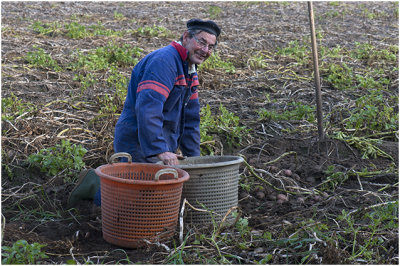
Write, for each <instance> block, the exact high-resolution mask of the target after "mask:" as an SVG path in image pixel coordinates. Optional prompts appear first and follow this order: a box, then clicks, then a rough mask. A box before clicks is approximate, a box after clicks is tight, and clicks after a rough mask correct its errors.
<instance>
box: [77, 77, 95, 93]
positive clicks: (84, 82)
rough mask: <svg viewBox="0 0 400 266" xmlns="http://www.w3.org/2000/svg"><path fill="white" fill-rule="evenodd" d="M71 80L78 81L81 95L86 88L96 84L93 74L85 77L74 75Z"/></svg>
mask: <svg viewBox="0 0 400 266" xmlns="http://www.w3.org/2000/svg"><path fill="white" fill-rule="evenodd" d="M73 80H78V81H80V83H81V87H80V90H81V94H83V93H84V92H85V91H86V90H87V89H88V88H90V87H92V86H93V85H94V84H96V79H95V76H94V74H92V73H87V74H86V75H84V74H76V75H75V76H74V78H73Z"/></svg>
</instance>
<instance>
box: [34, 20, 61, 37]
mask: <svg viewBox="0 0 400 266" xmlns="http://www.w3.org/2000/svg"><path fill="white" fill-rule="evenodd" d="M31 28H32V29H33V30H34V31H36V32H37V33H39V34H40V35H47V36H55V35H57V34H59V33H61V28H62V27H61V25H60V23H59V22H58V21H55V22H51V23H43V22H41V21H40V20H38V21H35V22H34V23H33V24H32V26H31Z"/></svg>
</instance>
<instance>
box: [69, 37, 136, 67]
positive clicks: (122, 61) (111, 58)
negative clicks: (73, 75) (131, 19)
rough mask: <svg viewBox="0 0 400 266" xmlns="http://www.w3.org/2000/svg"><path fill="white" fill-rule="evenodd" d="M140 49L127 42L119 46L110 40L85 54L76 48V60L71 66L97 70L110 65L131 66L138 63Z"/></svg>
mask: <svg viewBox="0 0 400 266" xmlns="http://www.w3.org/2000/svg"><path fill="white" fill-rule="evenodd" d="M142 51H143V50H142V49H141V48H138V47H132V46H130V45H129V44H124V45H123V46H122V47H120V46H118V45H117V44H116V43H113V42H110V43H109V44H108V45H107V46H104V47H99V48H97V49H96V50H91V51H89V52H88V53H87V54H86V55H83V54H82V53H81V52H80V51H79V50H78V51H77V54H76V56H75V57H77V60H76V61H75V63H73V65H72V68H73V69H83V70H88V71H90V70H92V71H97V70H105V69H109V68H110V67H111V66H112V65H116V66H130V67H132V66H134V65H136V64H137V63H138V61H139V59H138V57H139V56H140V55H141V52H142Z"/></svg>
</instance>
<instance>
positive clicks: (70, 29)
mask: <svg viewBox="0 0 400 266" xmlns="http://www.w3.org/2000/svg"><path fill="white" fill-rule="evenodd" d="M64 28H65V29H66V30H67V36H68V37H69V38H71V39H83V38H86V37H88V36H91V35H92V34H91V33H90V32H89V31H88V30H87V29H86V27H85V26H84V25H82V24H80V23H78V22H76V21H73V22H71V23H66V24H64Z"/></svg>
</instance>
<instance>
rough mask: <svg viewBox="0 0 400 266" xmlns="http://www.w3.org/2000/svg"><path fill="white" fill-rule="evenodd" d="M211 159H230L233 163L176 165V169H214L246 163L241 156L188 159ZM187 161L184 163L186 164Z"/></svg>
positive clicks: (195, 157) (209, 156)
mask: <svg viewBox="0 0 400 266" xmlns="http://www.w3.org/2000/svg"><path fill="white" fill-rule="evenodd" d="M189 158H191V159H210V158H230V159H232V160H231V161H226V162H217V163H203V164H202V163H200V164H181V165H175V166H174V168H180V169H183V170H186V169H199V168H214V167H221V166H230V165H235V164H240V163H242V162H243V161H244V159H243V158H242V157H240V156H234V155H222V156H211V155H208V156H194V157H188V159H189ZM184 161H185V160H183V161H182V163H184Z"/></svg>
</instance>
